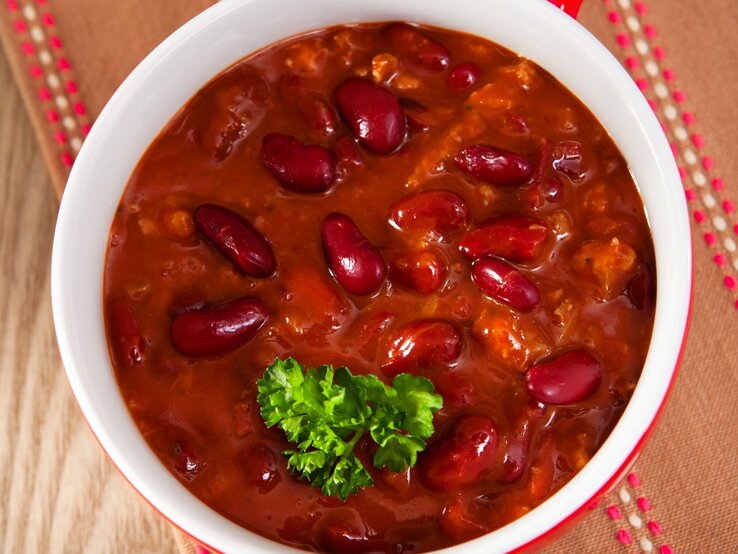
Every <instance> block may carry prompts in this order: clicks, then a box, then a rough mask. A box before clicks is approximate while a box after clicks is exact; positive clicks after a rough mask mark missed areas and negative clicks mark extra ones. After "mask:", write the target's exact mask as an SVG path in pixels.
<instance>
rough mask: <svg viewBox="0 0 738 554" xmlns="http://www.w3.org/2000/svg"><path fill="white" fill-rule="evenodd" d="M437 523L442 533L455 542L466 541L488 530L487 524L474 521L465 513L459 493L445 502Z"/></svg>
mask: <svg viewBox="0 0 738 554" xmlns="http://www.w3.org/2000/svg"><path fill="white" fill-rule="evenodd" d="M438 524H439V525H440V527H441V531H443V534H444V535H446V536H447V537H448V538H450V539H451V540H453V541H456V542H462V541H468V540H469V539H473V538H474V537H478V536H479V535H482V534H484V533H486V532H488V531H489V528H488V527H487V526H485V525H482V524H481V523H478V522H476V521H474V520H473V519H472V518H471V516H470V515H469V514H468V513H467V511H466V509H465V508H464V503H463V500H462V497H461V495H457V496H456V498H454V500H452V501H451V502H450V503H448V504H446V506H445V507H444V508H443V512H441V518H440V520H439V522H438Z"/></svg>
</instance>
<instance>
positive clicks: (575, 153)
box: [552, 141, 585, 182]
mask: <svg viewBox="0 0 738 554" xmlns="http://www.w3.org/2000/svg"><path fill="white" fill-rule="evenodd" d="M552 163H553V168H554V169H555V170H556V171H558V172H559V173H562V174H563V175H566V176H567V177H569V179H571V180H572V181H575V182H578V181H581V180H582V179H584V177H585V172H584V169H583V167H582V163H583V161H582V145H581V144H579V143H578V142H575V141H564V142H559V143H558V144H556V145H554V148H553V162H552Z"/></svg>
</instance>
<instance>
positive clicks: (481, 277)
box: [472, 258, 541, 312]
mask: <svg viewBox="0 0 738 554" xmlns="http://www.w3.org/2000/svg"><path fill="white" fill-rule="evenodd" d="M472 279H474V282H475V283H476V284H477V286H479V288H480V289H481V291H482V292H483V293H484V294H486V295H487V296H489V297H491V298H494V299H495V300H498V301H500V302H502V303H503V304H507V305H508V306H510V307H511V308H514V309H515V310H518V311H519V312H529V311H531V310H532V309H533V308H535V307H536V306H537V305H538V303H539V302H540V301H541V294H540V292H539V291H538V287H536V286H535V285H534V284H533V282H531V280H530V279H528V278H527V277H526V276H525V275H523V273H522V272H520V271H519V270H518V269H516V268H515V267H514V266H512V265H510V264H509V263H507V262H505V261H503V260H500V259H499V258H482V259H480V260H477V261H476V262H475V263H474V266H473V267H472Z"/></svg>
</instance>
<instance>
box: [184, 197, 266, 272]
mask: <svg viewBox="0 0 738 554" xmlns="http://www.w3.org/2000/svg"><path fill="white" fill-rule="evenodd" d="M192 218H193V220H194V222H195V226H196V227H197V230H198V231H199V232H200V233H201V234H202V235H204V236H205V238H206V239H208V241H209V242H210V244H212V245H213V246H215V248H216V249H217V250H218V252H220V253H221V254H222V255H223V256H225V257H226V258H227V259H228V261H230V262H231V263H232V264H233V265H234V266H235V267H236V269H238V270H239V271H240V272H241V273H244V274H246V275H250V276H251V277H256V278H263V277H269V276H270V275H271V274H272V273H274V268H275V266H276V262H275V260H274V253H273V252H272V247H271V246H269V243H268V242H267V240H266V239H265V238H264V237H263V236H262V234H261V233H259V231H257V230H256V229H254V227H253V226H252V225H251V223H249V222H248V221H246V219H244V218H243V217H241V216H240V215H239V214H238V213H236V212H234V211H233V210H229V209H228V208H224V207H223V206H217V205H215V204H203V205H202V206H200V207H199V208H197V209H196V210H195V212H194V213H193V215H192Z"/></svg>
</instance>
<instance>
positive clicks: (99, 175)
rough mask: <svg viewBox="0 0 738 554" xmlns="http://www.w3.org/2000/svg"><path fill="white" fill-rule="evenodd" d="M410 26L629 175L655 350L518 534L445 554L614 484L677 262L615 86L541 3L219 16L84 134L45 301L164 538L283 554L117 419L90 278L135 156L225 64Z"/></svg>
mask: <svg viewBox="0 0 738 554" xmlns="http://www.w3.org/2000/svg"><path fill="white" fill-rule="evenodd" d="M386 20H411V21H417V22H422V23H426V24H430V25H435V26H439V27H446V28H449V29H455V30H459V31H464V32H467V33H472V34H476V35H480V36H483V37H487V38H489V39H491V40H492V41H494V42H497V43H499V44H502V45H504V46H506V47H507V48H509V49H511V50H513V51H515V52H518V53H519V54H521V55H523V56H526V57H528V58H530V59H532V60H533V61H535V62H536V63H537V64H539V65H540V66H542V67H543V68H545V69H546V70H548V71H549V72H551V73H552V74H553V75H555V76H556V77H557V78H558V79H559V80H560V81H561V82H562V83H564V85H566V86H567V87H568V88H569V89H570V90H571V91H572V92H573V93H574V94H575V95H576V96H578V97H579V98H580V99H581V100H582V101H583V102H584V103H585V104H586V105H587V106H588V107H589V108H590V109H591V110H592V111H593V112H594V114H595V115H596V116H597V117H598V118H599V120H600V122H601V123H602V124H603V125H604V127H605V128H606V129H607V130H608V132H609V133H610V134H611V136H612V138H613V139H614V140H615V143H616V144H617V145H618V147H619V149H620V151H621V152H622V153H623V155H624V156H625V158H626V160H627V161H628V164H629V165H630V168H631V171H632V173H633V176H634V177H635V181H636V183H637V185H638V187H639V190H640V192H641V194H642V196H643V200H644V203H645V206H646V212H647V215H648V219H649V221H650V224H651V229H652V232H653V239H654V243H655V251H656V265H657V283H658V298H657V302H656V313H655V322H654V328H653V337H652V339H651V345H650V348H649V351H648V356H647V359H646V363H645V366H644V368H643V373H642V375H641V378H640V380H639V382H638V386H637V387H636V389H635V392H634V394H633V397H632V399H631V400H630V403H629V404H628V406H627V409H626V410H625V412H624V414H623V416H622V418H621V419H620V421H619V422H618V423H617V425H616V426H615V428H614V430H613V431H612V433H611V434H610V436H609V438H608V439H607V440H606V441H605V443H604V444H603V445H602V447H601V448H600V450H599V451H598V452H597V453H596V454H595V456H594V457H593V458H592V460H591V461H590V462H589V463H588V464H587V465H586V466H585V467H584V468H583V469H582V470H581V471H580V472H579V473H578V474H577V475H576V476H575V477H574V478H573V479H572V480H571V482H569V483H568V484H567V485H566V486H564V487H563V488H562V489H561V490H560V491H558V492H557V493H556V494H554V495H553V496H552V497H551V498H549V499H548V500H546V501H545V502H544V503H543V504H541V505H540V506H539V507H537V508H536V509H534V510H532V511H531V512H530V513H528V514H526V515H525V516H523V517H521V518H520V519H518V520H516V521H514V522H512V523H510V524H508V525H506V526H505V527H502V528H501V529H498V530H496V531H493V532H491V533H489V534H487V535H485V536H483V537H481V538H479V539H476V540H473V541H470V542H467V543H464V544H461V545H458V546H455V547H453V548H450V549H448V552H454V553H458V554H462V553H471V552H484V553H486V554H491V553H495V552H508V551H512V550H516V549H519V548H521V547H524V546H526V545H530V544H531V543H533V542H536V541H538V540H539V539H540V538H541V537H543V536H546V535H549V534H550V532H551V531H552V530H553V529H554V528H556V527H558V526H560V525H561V524H562V523H563V522H565V521H567V520H570V519H571V518H572V517H573V516H574V515H575V514H577V513H579V512H582V511H586V510H587V508H588V507H591V506H592V504H593V502H594V501H595V500H596V499H597V498H598V497H599V495H601V494H602V493H604V492H605V491H607V490H608V488H609V487H611V486H613V484H614V483H615V482H616V481H617V479H618V478H619V477H621V476H622V475H623V472H624V471H626V470H627V469H628V468H629V466H630V464H631V463H632V461H633V460H634V458H635V456H636V454H637V452H638V451H639V449H640V448H641V446H642V444H643V441H644V438H645V436H646V435H647V433H648V431H649V430H650V429H651V427H652V425H653V423H654V421H655V419H656V416H657V414H658V412H659V411H660V409H661V407H662V405H663V402H664V400H665V398H666V396H667V393H668V391H669V388H670V386H671V383H672V381H673V377H674V374H675V371H676V367H677V365H678V361H679V356H680V350H681V347H682V345H683V340H684V338H685V333H686V327H687V320H688V312H689V306H690V290H691V274H692V265H691V248H690V244H691V242H690V233H689V222H688V217H687V209H686V204H685V201H684V195H683V192H682V188H681V185H680V180H679V175H678V173H677V169H676V166H675V164H674V159H673V156H672V154H671V151H670V149H669V145H668V144H667V141H666V139H665V137H664V135H663V133H662V130H661V127H660V126H659V124H658V122H657V120H656V118H655V117H654V115H653V113H652V111H651V109H650V108H649V106H648V104H647V103H646V101H645V100H644V98H643V97H642V96H641V94H640V92H639V91H638V89H637V88H636V86H635V85H634V84H633V82H632V81H631V79H630V78H629V76H628V74H627V73H626V72H625V71H624V70H623V68H622V67H621V66H620V65H619V64H618V62H617V61H616V60H615V59H614V58H613V57H612V55H611V54H610V53H609V52H608V51H607V50H606V49H605V48H604V47H603V46H602V45H601V44H600V43H599V42H598V41H597V40H596V39H595V38H594V37H593V36H592V35H590V34H589V33H588V32H587V31H586V30H585V29H584V28H583V27H581V26H580V25H579V24H578V23H576V22H575V21H574V20H573V19H571V18H570V17H568V16H567V15H565V14H563V13H562V12H560V11H558V10H557V9H555V8H554V7H553V6H551V5H549V4H548V3H547V2H546V1H545V0H526V1H524V2H523V1H521V0H454V1H453V2H441V1H428V0H401V1H398V0H371V1H366V2H347V1H346V0H243V1H240V0H225V1H223V2H220V3H219V4H217V5H215V6H213V7H211V8H210V9H208V10H207V11H205V12H204V13H202V14H200V15H199V16H197V17H196V18H194V19H193V20H192V21H190V22H189V23H187V24H186V25H184V26H183V27H182V28H180V29H179V30H178V31H176V32H175V33H174V34H173V35H171V36H170V37H169V38H168V39H166V40H165V41H164V42H163V43H162V44H161V45H160V46H159V47H158V48H156V50H154V51H153V52H152V53H151V54H150V55H149V56H148V57H147V58H146V59H145V60H144V61H143V62H141V64H140V65H139V66H138V67H137V68H136V69H135V70H134V71H133V73H131V75H130V76H129V77H128V79H126V81H125V82H124V83H123V84H122V85H121V87H120V88H119V89H118V91H117V92H116V93H115V95H114V96H113V97H112V99H111V100H110V102H108V104H107V106H106V107H105V109H104V110H103V112H102V114H101V115H100V117H99V118H98V120H97V122H96V123H95V125H94V127H93V129H92V132H91V133H90V135H89V137H88V138H87V140H86V141H85V144H84V146H83V148H82V150H81V152H80V154H79V157H78V158H77V161H76V163H75V164H74V168H73V169H72V173H71V175H70V177H69V181H68V183H67V188H66V191H65V194H64V198H63V201H62V204H61V209H60V213H59V220H58V223H57V228H56V236H55V239H54V251H53V258H52V298H53V310H54V319H55V322H56V333H57V339H58V341H59V348H60V350H61V355H62V359H63V361H64V366H65V367H66V371H67V374H68V377H69V381H70V383H71V385H72V389H73V390H74V394H75V396H76V397H77V401H78V402H79V404H80V406H81V408H82V411H83V412H84V415H85V417H86V418H87V420H88V422H89V424H90V427H91V428H92V431H93V432H94V433H95V435H96V437H97V439H98V441H99V442H100V444H101V446H102V447H103V448H104V449H105V451H106V452H107V454H108V456H110V458H111V460H112V461H113V463H114V464H115V465H116V466H117V467H118V469H120V471H121V472H122V473H123V475H124V476H125V477H126V479H128V481H130V483H131V484H132V485H133V486H134V487H135V488H136V489H137V490H138V491H139V492H140V493H141V495H143V497H144V498H145V499H146V500H148V501H149V502H150V503H151V504H152V505H153V506H154V507H155V508H156V509H157V510H159V511H160V512H161V513H162V514H163V515H164V516H165V517H166V518H167V519H169V520H170V521H171V522H172V523H174V524H175V525H177V526H178V527H180V528H181V529H183V530H184V531H186V532H187V533H188V534H190V535H191V536H193V537H195V538H196V539H197V540H198V541H199V542H201V543H202V544H204V545H207V546H209V547H210V548H212V549H215V550H219V551H222V552H227V553H241V552H250V553H253V554H256V553H259V552H287V551H292V550H293V549H291V548H288V547H285V546H283V545H280V544H277V543H275V542H272V541H270V540H268V539H265V538H263V537H261V536H258V535H256V534H254V533H251V532H249V531H247V530H245V529H243V528H242V527H239V526H238V525H236V524H235V523H233V522H231V521H229V520H228V519H226V518H225V517H223V516H221V515H219V514H218V513H216V512H215V511H213V510H212V509H210V508H209V507H208V506H206V505H205V504H204V503H202V502H201V501H200V500H198V499H197V498H196V497H195V496H193V495H192V494H190V493H189V492H188V491H187V489H185V488H184V487H183V486H182V485H181V484H180V483H178V482H177V480H176V479H175V478H174V476H172V474H171V473H169V471H168V470H167V469H166V468H165V467H164V466H163V465H162V464H161V462H160V461H159V460H158V459H157V457H156V456H155V455H154V453H153V452H152V451H151V449H150V448H149V447H148V445H147V444H146V442H145V441H144V439H143V437H142V436H141V434H140V433H139V431H138V429H137V428H136V426H135V424H134V422H133V420H132V419H131V415H130V414H129V413H128V410H127V409H126V406H125V404H124V402H123V398H122V396H121V394H120V391H119V389H118V385H117V382H116V379H115V375H114V373H113V368H112V366H111V363H110V358H109V355H108V347H107V343H106V340H105V330H104V325H103V310H102V299H103V290H102V285H103V265H104V259H105V252H106V247H107V243H108V233H109V230H110V225H111V222H112V219H113V214H114V212H115V209H116V207H117V205H118V202H119V200H120V198H121V194H122V193H123V189H124V187H125V186H126V183H127V182H128V179H129V177H130V175H131V172H132V170H133V168H134V166H135V165H136V163H137V162H138V160H139V158H141V156H142V155H143V153H144V150H145V149H146V148H147V146H148V145H149V144H150V143H151V141H152V140H153V139H154V138H155V137H156V136H157V134H158V133H159V131H160V130H161V129H162V127H163V126H164V125H165V124H166V123H167V121H168V120H169V119H170V118H171V117H172V116H173V115H174V114H175V113H176V112H177V110H178V109H179V108H180V107H181V106H182V105H183V104H184V103H185V102H187V100H188V99H189V98H190V97H191V96H192V95H193V94H194V93H195V92H196V91H197V90H198V89H199V88H200V87H201V86H203V85H204V84H205V83H206V82H207V81H208V80H210V79H211V78H212V77H214V76H215V75H216V74H218V73H219V72H220V71H222V70H223V69H224V68H225V67H227V66H229V65H230V64H232V63H233V62H235V61H236V60H238V59H239V58H242V57H243V56H245V55H247V54H249V53H251V52H253V51H254V50H257V49H259V48H260V47H263V46H265V45H268V44H271V43H273V42H275V41H277V40H279V39H281V38H284V37H288V36H290V35H294V34H298V33H301V32H303V31H306V30H311V29H319V28H321V27H325V26H330V25H335V24H339V23H349V22H364V21H386Z"/></svg>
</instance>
